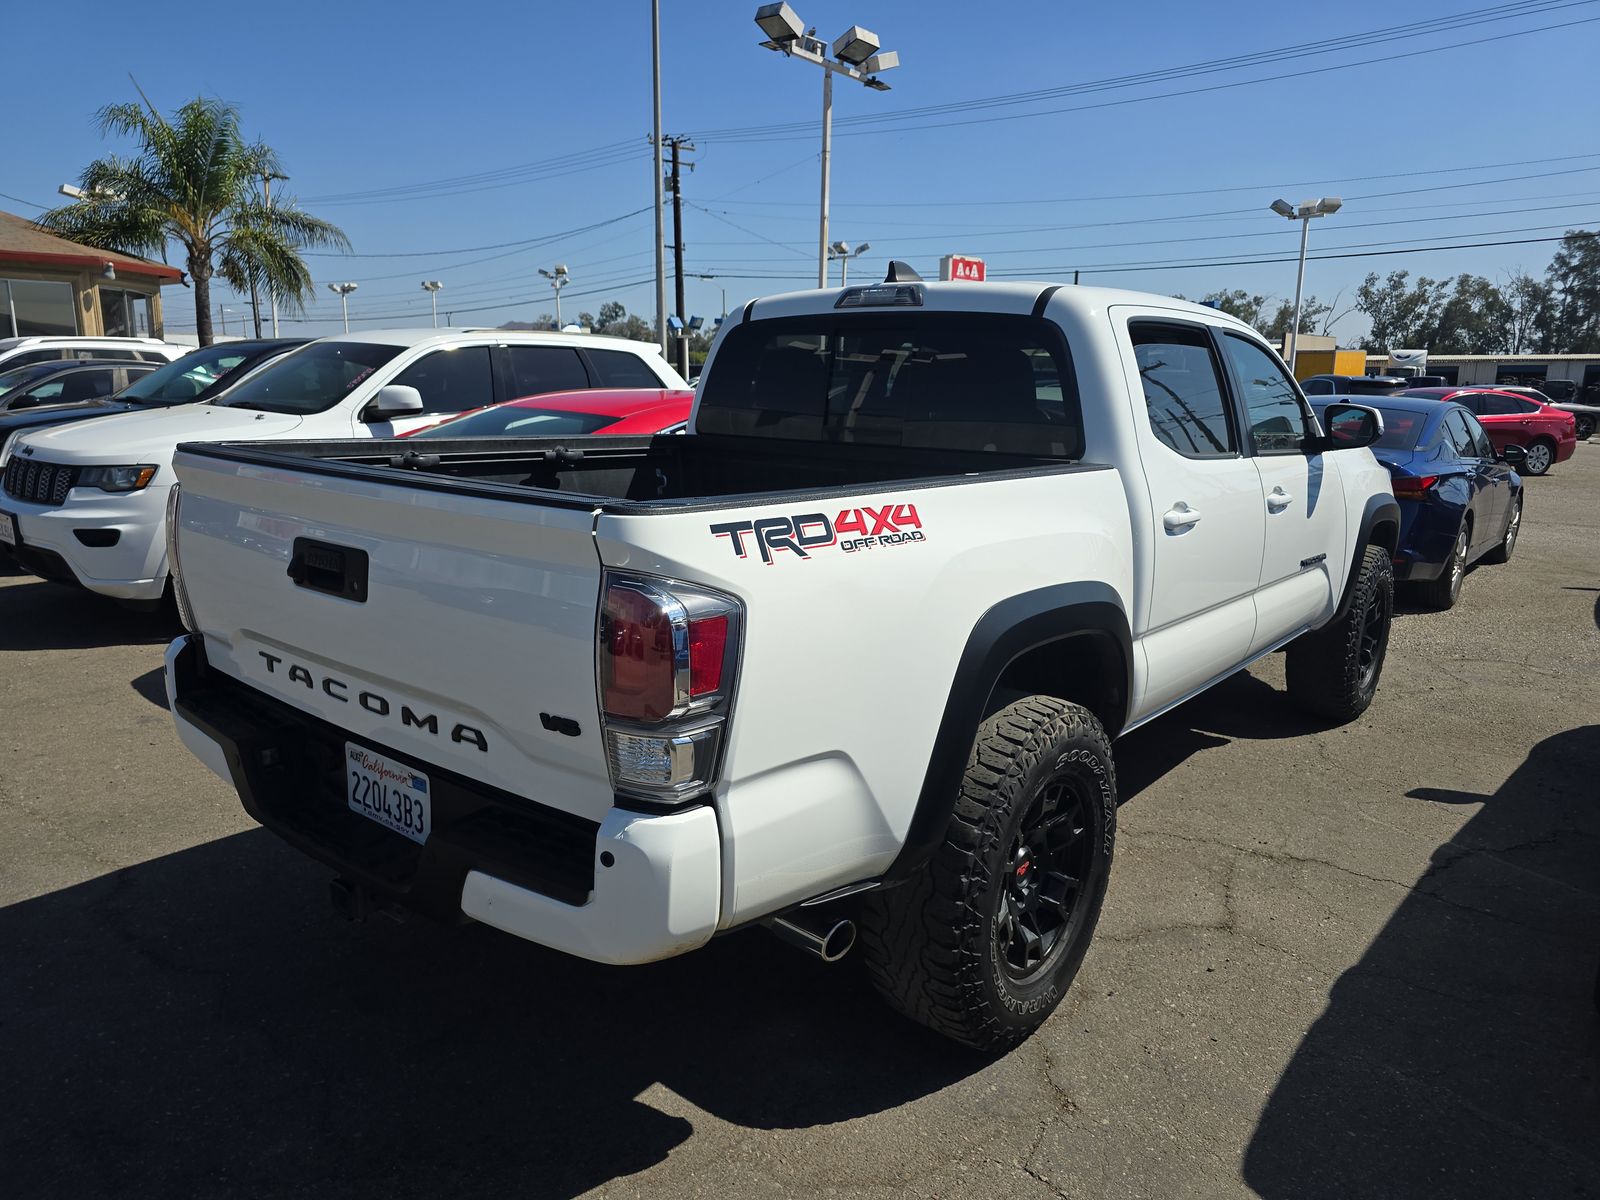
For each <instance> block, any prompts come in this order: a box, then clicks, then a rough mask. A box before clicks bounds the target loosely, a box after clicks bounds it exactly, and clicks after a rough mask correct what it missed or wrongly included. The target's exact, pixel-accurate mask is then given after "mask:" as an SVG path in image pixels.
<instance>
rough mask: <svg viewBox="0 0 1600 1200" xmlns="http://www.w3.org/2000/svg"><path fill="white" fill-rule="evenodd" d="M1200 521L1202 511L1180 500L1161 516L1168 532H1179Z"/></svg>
mask: <svg viewBox="0 0 1600 1200" xmlns="http://www.w3.org/2000/svg"><path fill="white" fill-rule="evenodd" d="M1199 523H1200V513H1199V512H1198V511H1197V510H1195V509H1192V508H1190V507H1189V506H1188V505H1187V504H1185V503H1184V502H1183V501H1182V500H1179V501H1178V502H1177V503H1176V504H1174V505H1173V506H1172V507H1171V508H1169V509H1168V510H1167V511H1166V512H1165V513H1163V514H1162V516H1161V524H1162V525H1164V526H1165V527H1166V530H1167V532H1168V533H1178V532H1181V531H1182V530H1185V529H1188V528H1189V527H1190V526H1192V525H1198V524H1199Z"/></svg>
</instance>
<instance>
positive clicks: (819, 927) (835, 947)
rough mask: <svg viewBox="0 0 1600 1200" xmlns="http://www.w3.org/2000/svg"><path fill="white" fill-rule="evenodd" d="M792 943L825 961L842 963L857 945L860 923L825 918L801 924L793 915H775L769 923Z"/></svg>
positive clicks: (774, 930)
mask: <svg viewBox="0 0 1600 1200" xmlns="http://www.w3.org/2000/svg"><path fill="white" fill-rule="evenodd" d="M767 928H768V929H770V930H772V932H773V933H775V934H777V935H778V936H779V937H780V938H782V939H783V940H784V941H786V942H788V943H789V944H790V945H791V946H794V947H797V948H798V949H801V950H804V951H806V952H807V953H810V954H813V955H815V956H816V957H817V958H820V959H821V960H822V961H823V962H826V963H832V962H838V961H839V960H840V959H841V958H843V957H844V956H845V955H846V954H849V953H850V948H851V947H852V946H854V945H855V944H856V923H855V922H854V921H850V920H843V919H841V920H836V921H828V920H823V921H821V922H817V923H815V924H813V923H811V922H805V923H801V922H800V921H797V920H794V919H792V918H789V917H773V918H772V919H771V920H769V921H768V922H767Z"/></svg>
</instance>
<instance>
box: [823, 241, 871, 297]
mask: <svg viewBox="0 0 1600 1200" xmlns="http://www.w3.org/2000/svg"><path fill="white" fill-rule="evenodd" d="M871 249H872V243H871V242H862V243H861V244H860V245H859V246H857V247H856V248H855V249H854V250H852V249H850V243H849V242H835V243H834V244H833V245H831V246H829V247H828V257H829V258H836V259H838V260H839V286H840V287H844V285H845V282H846V281H847V280H848V279H849V278H850V260H851V259H852V258H860V257H861V256H862V255H863V254H865V253H866V252H867V251H868V250H871Z"/></svg>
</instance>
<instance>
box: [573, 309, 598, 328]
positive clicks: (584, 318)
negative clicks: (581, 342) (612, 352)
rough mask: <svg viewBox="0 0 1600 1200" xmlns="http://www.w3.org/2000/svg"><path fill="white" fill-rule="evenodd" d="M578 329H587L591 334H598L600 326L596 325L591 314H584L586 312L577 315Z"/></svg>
mask: <svg viewBox="0 0 1600 1200" xmlns="http://www.w3.org/2000/svg"><path fill="white" fill-rule="evenodd" d="M578 327H579V328H580V329H587V330H589V331H591V332H593V333H598V332H599V331H600V326H599V325H598V324H596V322H595V319H594V314H593V313H586V312H581V313H579V314H578Z"/></svg>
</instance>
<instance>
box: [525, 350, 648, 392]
mask: <svg viewBox="0 0 1600 1200" xmlns="http://www.w3.org/2000/svg"><path fill="white" fill-rule="evenodd" d="M501 353H502V354H504V355H505V361H506V386H507V387H508V388H509V389H510V391H509V392H508V393H507V396H506V398H507V399H508V400H520V399H522V398H523V397H524V396H539V395H543V394H544V393H546V392H572V391H583V390H584V389H586V388H588V387H589V375H588V372H586V371H585V370H584V369H583V360H582V359H581V358H579V357H578V352H577V351H576V350H574V349H573V348H572V347H571V346H507V347H505V348H504V349H503V350H502V351H501ZM648 386H650V387H660V386H661V382H660V380H657V379H653V378H652V379H651V380H650V383H649V385H648Z"/></svg>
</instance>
